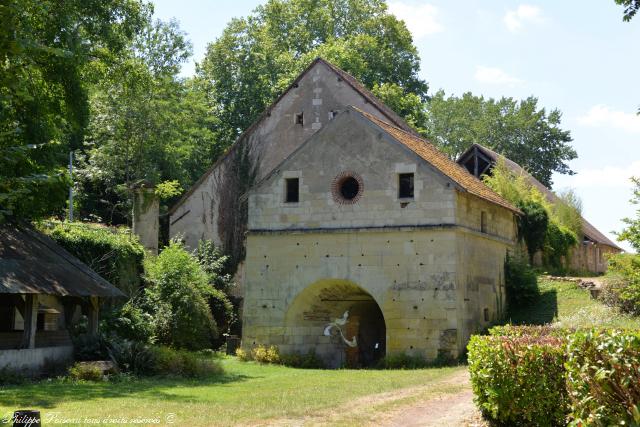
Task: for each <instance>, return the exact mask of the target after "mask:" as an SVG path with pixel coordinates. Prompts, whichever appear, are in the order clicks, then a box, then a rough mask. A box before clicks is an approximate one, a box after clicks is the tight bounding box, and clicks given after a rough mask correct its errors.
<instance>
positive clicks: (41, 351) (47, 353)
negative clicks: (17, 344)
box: [0, 346, 73, 374]
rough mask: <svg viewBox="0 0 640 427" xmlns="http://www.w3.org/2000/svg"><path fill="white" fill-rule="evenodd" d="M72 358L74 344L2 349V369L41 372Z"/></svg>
mask: <svg viewBox="0 0 640 427" xmlns="http://www.w3.org/2000/svg"><path fill="white" fill-rule="evenodd" d="M72 360H73V346H60V347H41V348H31V349H23V350H0V370H2V369H5V368H6V369H9V370H12V371H22V372H25V373H28V374H39V373H42V372H43V371H44V370H46V369H47V368H49V367H53V366H60V365H64V364H66V363H70V362H71V361H72Z"/></svg>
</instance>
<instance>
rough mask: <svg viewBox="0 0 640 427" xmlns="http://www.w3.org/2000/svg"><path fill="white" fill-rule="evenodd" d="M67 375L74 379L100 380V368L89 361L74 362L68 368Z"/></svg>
mask: <svg viewBox="0 0 640 427" xmlns="http://www.w3.org/2000/svg"><path fill="white" fill-rule="evenodd" d="M69 377H70V378H72V379H74V380H84V381H102V370H101V369H100V367H98V366H96V365H92V364H90V363H74V364H73V366H71V367H70V368H69Z"/></svg>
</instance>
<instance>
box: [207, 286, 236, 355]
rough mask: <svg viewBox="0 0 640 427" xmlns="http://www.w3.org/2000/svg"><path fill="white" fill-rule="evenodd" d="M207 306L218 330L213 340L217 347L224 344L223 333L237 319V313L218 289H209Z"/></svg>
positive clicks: (226, 331)
mask: <svg viewBox="0 0 640 427" xmlns="http://www.w3.org/2000/svg"><path fill="white" fill-rule="evenodd" d="M209 307H210V308H211V313H212V315H213V320H214V321H215V323H216V327H217V330H218V337H217V339H215V340H214V342H213V347H214V348H216V349H218V348H220V347H221V346H222V344H224V342H225V336H224V334H227V333H228V332H229V328H230V327H231V325H232V324H234V322H235V321H236V320H237V315H236V313H235V310H234V307H233V304H232V303H231V301H230V300H229V297H227V295H225V294H224V292H222V291H220V290H218V289H212V290H211V291H210V295H209Z"/></svg>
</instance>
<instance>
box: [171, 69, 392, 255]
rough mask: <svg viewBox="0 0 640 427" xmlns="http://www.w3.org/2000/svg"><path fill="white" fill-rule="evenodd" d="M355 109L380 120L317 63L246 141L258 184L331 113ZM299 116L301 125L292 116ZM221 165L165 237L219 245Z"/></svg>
mask: <svg viewBox="0 0 640 427" xmlns="http://www.w3.org/2000/svg"><path fill="white" fill-rule="evenodd" d="M349 105H353V106H356V107H358V108H360V109H362V110H364V111H366V112H368V113H371V114H373V115H375V116H377V117H380V118H381V119H383V120H384V116H383V114H382V113H381V112H380V111H378V110H377V109H376V107H375V106H374V105H372V104H370V103H368V102H367V101H365V100H364V98H363V97H362V95H360V94H359V93H358V92H356V91H355V90H354V89H353V88H352V87H351V86H350V85H349V84H348V83H346V82H345V81H343V80H342V79H340V78H339V77H338V75H337V74H336V73H335V72H333V71H332V70H330V69H329V68H328V67H327V66H326V65H324V64H323V63H321V62H319V63H317V64H316V65H315V66H314V67H313V68H312V69H311V70H310V71H309V72H308V73H307V74H306V75H305V76H303V77H302V79H301V80H300V81H299V82H298V87H295V88H292V89H291V90H290V91H289V92H288V93H286V94H285V95H284V96H283V97H282V98H281V99H280V100H279V101H278V102H277V103H276V104H275V105H274V107H273V108H272V109H271V111H270V112H269V114H268V115H266V116H265V117H264V118H263V119H262V120H261V121H260V122H259V123H258V124H257V126H255V128H253V129H251V130H250V131H249V132H248V133H247V134H246V135H245V138H246V139H247V143H248V144H249V145H250V146H251V147H252V150H253V155H254V158H255V159H256V161H257V162H258V163H259V174H258V179H261V178H263V177H264V176H265V175H266V174H268V173H270V172H271V171H272V170H273V168H274V167H275V166H277V165H278V164H279V163H280V162H282V161H283V160H284V159H285V158H286V157H287V156H289V155H290V154H291V153H292V152H293V151H294V150H295V149H296V148H298V147H299V146H300V145H301V144H302V143H303V142H305V141H306V140H307V139H308V138H309V137H310V136H311V135H313V134H314V133H315V132H317V131H318V130H319V129H321V128H322V127H324V126H326V124H327V123H328V122H329V121H330V120H332V117H333V115H334V114H335V113H336V112H339V111H341V110H344V109H345V108H346V107H347V106H349ZM300 113H303V124H302V125H300V124H297V123H296V115H297V114H300ZM224 168H225V162H224V160H222V161H221V162H220V163H219V164H218V165H216V167H215V168H214V169H213V171H212V173H209V174H206V175H205V176H203V177H202V178H201V181H199V182H197V183H196V184H195V185H194V188H193V189H192V190H191V193H190V194H189V195H188V197H187V199H186V200H185V202H184V203H182V204H181V205H180V206H178V207H177V209H176V210H175V211H174V212H172V213H171V215H170V221H169V223H170V235H171V236H172V237H174V236H176V235H181V236H183V238H184V240H185V242H186V244H187V246H189V247H191V248H195V247H196V246H197V243H198V240H200V239H211V240H213V241H214V242H216V243H217V244H219V243H220V238H219V235H218V208H217V207H218V200H217V194H218V191H217V189H216V183H217V182H218V181H219V179H218V178H217V177H219V176H223V175H224V173H225V171H224Z"/></svg>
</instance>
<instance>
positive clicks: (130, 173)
mask: <svg viewBox="0 0 640 427" xmlns="http://www.w3.org/2000/svg"><path fill="white" fill-rule="evenodd" d="M190 55H191V45H190V43H189V42H188V41H187V40H186V38H185V34H184V33H183V32H182V31H181V30H180V28H179V26H178V24H177V23H176V22H175V21H170V22H161V21H156V22H155V23H149V24H148V25H147V26H146V27H145V29H144V31H142V32H141V33H140V35H139V36H138V37H137V38H136V39H135V40H134V41H133V43H132V44H131V50H130V53H129V55H125V56H122V57H121V58H119V62H118V67H115V68H114V69H113V71H112V72H111V73H110V74H109V75H108V78H106V79H105V80H104V81H103V82H102V83H101V84H100V85H97V86H96V88H95V90H94V92H93V93H92V96H91V113H92V114H91V121H90V125H89V131H88V134H87V138H86V145H85V150H86V155H85V156H84V157H83V158H82V159H81V161H80V168H79V171H78V176H79V178H80V186H81V187H80V190H81V191H80V193H81V196H80V197H79V200H80V203H81V207H82V213H83V214H85V216H86V215H87V214H89V213H91V214H96V215H97V216H99V217H100V218H101V219H103V220H106V221H108V222H115V223H121V222H125V221H126V220H127V217H128V216H129V214H130V210H131V208H130V207H131V196H132V195H131V192H130V188H131V186H132V185H133V184H135V183H136V182H138V181H141V180H145V181H149V182H151V183H154V184H162V183H167V182H174V181H177V183H176V184H179V185H177V186H175V187H176V188H178V187H183V188H185V187H188V186H190V185H191V184H192V183H193V182H194V181H195V180H196V179H197V178H198V177H199V176H200V175H201V174H202V173H203V172H204V169H205V168H206V167H207V166H208V165H209V164H210V163H211V161H212V160H213V159H214V158H215V157H217V156H218V155H219V154H220V152H221V149H218V148H216V145H215V139H214V137H213V133H212V129H213V128H215V119H214V118H212V117H211V115H210V114H209V112H208V110H207V107H206V105H205V102H204V101H205V98H204V93H203V92H202V91H201V90H200V89H199V86H198V85H197V83H195V82H194V81H193V80H187V81H185V80H182V79H180V78H179V76H178V73H179V71H180V65H181V64H182V63H183V62H184V61H186V60H187V59H188V58H189V57H190ZM176 195H177V193H175V192H174V193H172V196H173V197H174V198H173V199H172V198H171V197H169V199H168V200H169V202H170V201H171V200H174V199H175V196H176Z"/></svg>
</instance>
